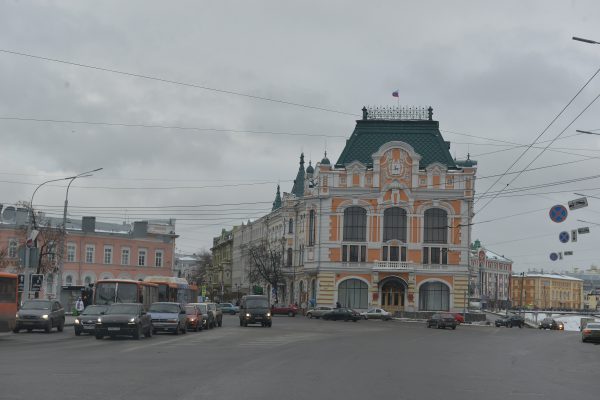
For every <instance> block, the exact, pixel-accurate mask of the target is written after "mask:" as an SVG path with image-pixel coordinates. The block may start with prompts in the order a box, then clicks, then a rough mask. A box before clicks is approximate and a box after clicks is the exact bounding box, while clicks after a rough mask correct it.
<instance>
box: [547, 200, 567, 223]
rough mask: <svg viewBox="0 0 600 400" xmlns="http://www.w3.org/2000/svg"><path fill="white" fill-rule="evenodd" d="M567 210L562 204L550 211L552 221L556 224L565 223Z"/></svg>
mask: <svg viewBox="0 0 600 400" xmlns="http://www.w3.org/2000/svg"><path fill="white" fill-rule="evenodd" d="M567 214H568V212H567V209H566V207H565V206H562V205H560V204H558V205H556V206H554V207H552V208H551V209H550V219H551V220H552V221H554V222H563V221H564V220H566V219H567Z"/></svg>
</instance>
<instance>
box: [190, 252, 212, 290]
mask: <svg viewBox="0 0 600 400" xmlns="http://www.w3.org/2000/svg"><path fill="white" fill-rule="evenodd" d="M195 255H196V257H198V263H197V264H196V267H195V268H194V270H193V271H191V277H190V279H191V280H192V282H194V283H195V284H197V285H201V284H203V283H204V284H205V283H206V282H208V274H209V272H210V267H211V265H212V253H211V252H210V251H207V250H204V249H202V250H200V251H198V252H197V253H195Z"/></svg>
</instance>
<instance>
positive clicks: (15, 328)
mask: <svg viewBox="0 0 600 400" xmlns="http://www.w3.org/2000/svg"><path fill="white" fill-rule="evenodd" d="M20 330H21V328H19V327H17V326H15V327H14V328H13V333H19V331H20Z"/></svg>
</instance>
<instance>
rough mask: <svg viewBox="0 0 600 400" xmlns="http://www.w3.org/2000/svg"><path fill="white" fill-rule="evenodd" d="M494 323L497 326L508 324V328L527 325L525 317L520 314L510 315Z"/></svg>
mask: <svg viewBox="0 0 600 400" xmlns="http://www.w3.org/2000/svg"><path fill="white" fill-rule="evenodd" d="M494 325H496V327H500V326H506V327H507V328H512V327H513V326H518V327H519V328H522V327H524V326H525V318H523V317H522V316H520V315H508V316H506V317H502V318H500V319H497V320H496V321H494Z"/></svg>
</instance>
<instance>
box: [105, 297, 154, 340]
mask: <svg viewBox="0 0 600 400" xmlns="http://www.w3.org/2000/svg"><path fill="white" fill-rule="evenodd" d="M142 335H144V336H145V337H147V338H149V337H151V336H152V320H151V318H150V314H148V313H146V311H145V310H144V306H143V305H142V304H139V303H115V304H113V305H111V306H109V307H108V309H107V310H106V312H105V313H104V315H101V316H100V317H98V320H97V322H96V339H102V338H104V336H110V337H111V338H113V337H116V336H131V337H133V338H134V339H135V340H139V339H140V338H141V336H142Z"/></svg>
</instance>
